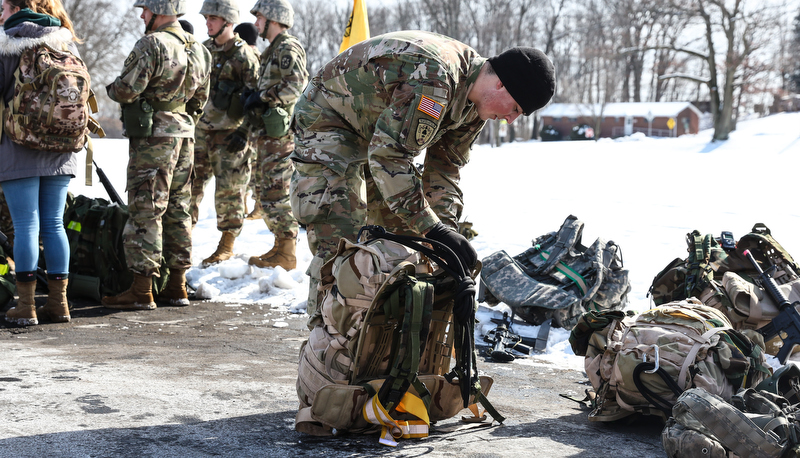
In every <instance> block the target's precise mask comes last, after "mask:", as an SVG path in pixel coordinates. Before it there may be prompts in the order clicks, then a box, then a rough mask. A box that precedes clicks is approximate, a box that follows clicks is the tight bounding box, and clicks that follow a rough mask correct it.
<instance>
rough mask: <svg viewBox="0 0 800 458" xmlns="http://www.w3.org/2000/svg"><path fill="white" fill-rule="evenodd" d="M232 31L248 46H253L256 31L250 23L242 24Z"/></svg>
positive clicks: (256, 35) (256, 36)
mask: <svg viewBox="0 0 800 458" xmlns="http://www.w3.org/2000/svg"><path fill="white" fill-rule="evenodd" d="M233 31H234V32H236V33H238V34H239V37H240V38H241V39H242V40H244V41H245V42H247V44H249V45H250V46H255V44H256V39H257V38H258V29H256V26H254V25H253V24H252V23H251V22H242V23H241V24H239V25H237V26H236V27H234V28H233Z"/></svg>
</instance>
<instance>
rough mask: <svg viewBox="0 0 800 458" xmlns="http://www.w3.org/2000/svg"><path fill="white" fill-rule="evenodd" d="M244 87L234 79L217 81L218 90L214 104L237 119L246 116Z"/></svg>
mask: <svg viewBox="0 0 800 458" xmlns="http://www.w3.org/2000/svg"><path fill="white" fill-rule="evenodd" d="M241 98H242V88H241V87H240V85H238V84H236V83H235V82H234V81H226V80H222V81H219V82H218V83H217V92H216V93H215V94H214V100H213V103H214V106H215V107H217V108H218V109H220V110H223V111H225V112H226V113H227V114H228V116H229V117H230V118H232V119H235V120H241V119H242V118H243V117H244V109H243V108H242V100H241Z"/></svg>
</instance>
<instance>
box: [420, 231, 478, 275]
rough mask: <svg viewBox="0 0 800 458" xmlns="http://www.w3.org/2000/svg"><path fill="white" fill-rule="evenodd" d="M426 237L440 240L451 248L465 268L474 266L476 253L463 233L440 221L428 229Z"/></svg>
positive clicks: (476, 260)
mask: <svg viewBox="0 0 800 458" xmlns="http://www.w3.org/2000/svg"><path fill="white" fill-rule="evenodd" d="M426 237H428V238H429V239H432V240H436V241H437V242H441V243H443V244H445V245H446V246H447V247H448V248H450V249H451V250H453V252H454V253H455V254H456V256H458V257H459V258H460V259H461V262H462V263H463V264H464V265H465V266H466V267H467V268H469V269H472V268H473V267H475V264H477V262H478V253H477V252H475V249H474V248H472V245H470V244H469V241H467V239H466V238H465V237H464V236H463V235H461V234H459V233H458V232H456V231H454V230H453V229H450V228H449V227H447V226H445V225H444V224H442V223H441V222H438V223H436V225H435V226H433V227H432V228H431V230H430V231H428V234H427V235H426Z"/></svg>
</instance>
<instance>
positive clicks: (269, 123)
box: [261, 107, 292, 138]
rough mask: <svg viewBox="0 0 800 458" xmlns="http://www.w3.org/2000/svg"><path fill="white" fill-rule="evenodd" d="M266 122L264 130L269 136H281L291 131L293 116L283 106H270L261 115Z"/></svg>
mask: <svg viewBox="0 0 800 458" xmlns="http://www.w3.org/2000/svg"><path fill="white" fill-rule="evenodd" d="M261 120H262V121H263V122H264V132H265V133H266V134H267V136H268V137H274V138H279V137H283V136H284V135H286V134H287V133H289V125H290V124H291V122H292V117H291V116H289V113H288V112H287V111H286V110H284V109H283V108H280V107H276V108H269V109H267V111H265V112H264V114H263V115H262V116H261Z"/></svg>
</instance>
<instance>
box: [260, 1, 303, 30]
mask: <svg viewBox="0 0 800 458" xmlns="http://www.w3.org/2000/svg"><path fill="white" fill-rule="evenodd" d="M256 13H261V15H262V16H264V17H265V18H267V19H268V20H270V21H275V22H279V23H281V24H283V25H285V26H287V27H289V28H291V27H292V26H293V25H294V9H293V8H292V5H290V4H289V2H288V1H287V0H258V1H257V2H256V5H255V6H254V7H253V9H251V10H250V14H252V15H253V16H255V15H256Z"/></svg>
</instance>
